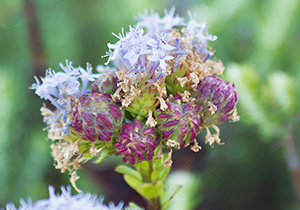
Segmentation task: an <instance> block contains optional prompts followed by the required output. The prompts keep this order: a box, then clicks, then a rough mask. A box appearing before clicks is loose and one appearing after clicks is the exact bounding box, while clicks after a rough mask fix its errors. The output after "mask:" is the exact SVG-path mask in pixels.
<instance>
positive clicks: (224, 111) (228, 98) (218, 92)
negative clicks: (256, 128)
mask: <svg viewBox="0 0 300 210" xmlns="http://www.w3.org/2000/svg"><path fill="white" fill-rule="evenodd" d="M197 90H198V92H197V95H196V97H195V98H196V100H197V103H198V105H199V106H200V113H202V116H203V117H202V120H203V123H202V124H203V125H205V126H210V125H211V124H215V125H216V124H219V123H222V122H224V121H225V120H226V119H227V118H228V116H229V114H231V113H232V112H233V110H234V109H235V107H236V104H237V101H238V95H237V92H236V89H235V85H230V83H229V82H228V81H224V80H222V79H220V78H218V77H216V76H213V75H211V76H207V77H205V78H203V80H202V81H201V82H200V83H199V84H198V86H197ZM211 103H213V106H214V107H213V109H212V108H211ZM202 124H200V125H202Z"/></svg>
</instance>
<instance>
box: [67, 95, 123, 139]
mask: <svg viewBox="0 0 300 210" xmlns="http://www.w3.org/2000/svg"><path fill="white" fill-rule="evenodd" d="M122 122H123V114H122V112H121V110H120V109H119V107H118V106H117V105H116V104H115V103H114V102H113V101H112V100H111V99H110V96H109V95H106V94H98V93H91V94H89V95H86V96H82V97H81V98H80V99H79V104H78V106H77V107H76V108H75V111H74V113H73V122H72V125H73V127H74V129H75V130H76V131H77V132H78V133H79V135H80V136H81V137H82V138H83V139H86V140H90V141H91V142H95V141H107V142H109V141H111V139H112V138H116V137H117V136H118V135H119V133H120V128H121V124H122Z"/></svg>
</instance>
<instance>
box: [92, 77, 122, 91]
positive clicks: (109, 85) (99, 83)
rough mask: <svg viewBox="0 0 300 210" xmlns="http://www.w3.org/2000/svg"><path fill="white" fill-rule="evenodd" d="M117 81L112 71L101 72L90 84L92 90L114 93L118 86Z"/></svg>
mask: <svg viewBox="0 0 300 210" xmlns="http://www.w3.org/2000/svg"><path fill="white" fill-rule="evenodd" d="M117 82H118V81H117V77H116V75H115V74H114V73H113V72H110V73H103V74H101V75H100V77H99V78H98V79H97V80H96V81H95V82H94V83H93V84H92V92H93V93H102V94H103V93H108V94H114V93H115V92H116V90H117V88H118V86H117Z"/></svg>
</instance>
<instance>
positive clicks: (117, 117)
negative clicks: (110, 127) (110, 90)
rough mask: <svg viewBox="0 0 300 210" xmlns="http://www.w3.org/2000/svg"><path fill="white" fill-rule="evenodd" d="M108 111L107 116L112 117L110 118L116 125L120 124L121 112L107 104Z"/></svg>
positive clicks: (121, 119)
mask: <svg viewBox="0 0 300 210" xmlns="http://www.w3.org/2000/svg"><path fill="white" fill-rule="evenodd" d="M108 110H109V114H110V115H111V116H112V118H113V119H114V121H115V122H116V123H120V122H122V121H123V115H122V112H121V110H120V109H119V108H118V107H116V106H114V105H111V104H109V105H108Z"/></svg>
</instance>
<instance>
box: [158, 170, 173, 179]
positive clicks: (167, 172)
mask: <svg viewBox="0 0 300 210" xmlns="http://www.w3.org/2000/svg"><path fill="white" fill-rule="evenodd" d="M170 170H171V167H168V168H165V167H163V170H162V171H161V173H160V176H159V179H160V180H161V181H162V182H163V181H164V180H165V178H166V177H167V175H168V174H169V172H170Z"/></svg>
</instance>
